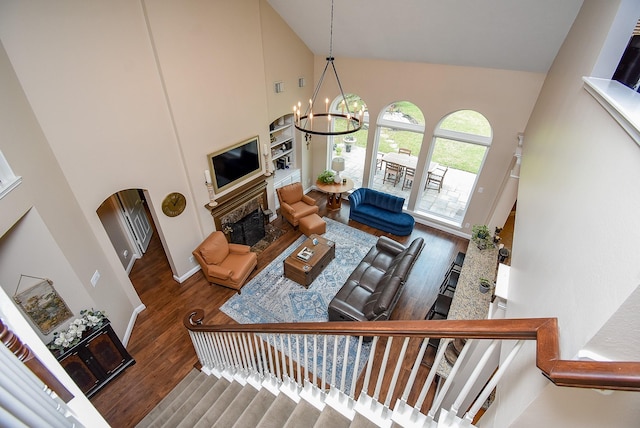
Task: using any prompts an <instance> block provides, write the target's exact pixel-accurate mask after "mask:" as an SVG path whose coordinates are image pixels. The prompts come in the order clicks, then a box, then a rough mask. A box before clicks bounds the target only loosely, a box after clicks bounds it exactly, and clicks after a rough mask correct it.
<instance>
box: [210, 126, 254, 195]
mask: <svg viewBox="0 0 640 428" xmlns="http://www.w3.org/2000/svg"><path fill="white" fill-rule="evenodd" d="M259 147H260V144H259V142H258V136H257V135H256V136H255V137H252V138H250V139H248V140H245V141H242V142H240V143H238V144H235V145H233V146H231V147H227V148H225V149H224V150H220V151H218V152H214V153H209V154H208V155H207V158H208V159H209V169H210V170H211V176H212V177H211V181H212V184H213V189H214V191H215V192H216V193H220V192H222V191H224V190H226V189H229V188H231V187H232V186H234V185H235V184H238V183H239V182H241V181H243V180H245V179H248V178H251V177H254V176H257V175H260V174H262V161H261V159H260V149H259Z"/></svg>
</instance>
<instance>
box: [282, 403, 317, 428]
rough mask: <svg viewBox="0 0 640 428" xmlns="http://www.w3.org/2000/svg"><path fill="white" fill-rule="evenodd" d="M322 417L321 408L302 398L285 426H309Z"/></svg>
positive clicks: (295, 427) (304, 427) (294, 427)
mask: <svg viewBox="0 0 640 428" xmlns="http://www.w3.org/2000/svg"><path fill="white" fill-rule="evenodd" d="M319 417H320V410H318V408H317V407H315V406H314V405H312V404H311V403H309V402H308V401H305V400H300V402H298V404H297V405H296V408H295V409H293V412H291V415H289V419H287V422H286V423H285V424H284V426H283V428H308V427H312V426H314V425H315V423H316V421H317V420H318V418H319Z"/></svg>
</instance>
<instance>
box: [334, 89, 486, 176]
mask: <svg viewBox="0 0 640 428" xmlns="http://www.w3.org/2000/svg"><path fill="white" fill-rule="evenodd" d="M350 103H351V101H350ZM389 111H396V112H401V113H403V114H404V115H405V117H408V118H410V119H412V120H413V121H415V123H420V124H424V123H425V121H424V116H423V115H422V112H421V111H420V109H418V108H417V107H416V106H415V105H414V104H412V103H409V102H399V103H395V104H393V105H392V106H390V107H389ZM335 127H336V129H345V128H344V127H345V121H341V120H336V124H335ZM440 127H441V128H443V129H448V130H453V131H459V132H465V133H469V134H476V135H483V136H490V135H491V128H490V126H489V123H488V122H487V120H486V119H485V118H484V116H482V115H480V114H479V113H477V112H474V111H471V110H462V111H459V112H457V113H456V114H453V115H450V116H449V117H447V118H446V119H445V120H444V121H443V122H442V124H441V125H440ZM367 133H368V129H365V127H363V129H361V130H359V131H358V132H356V133H354V134H351V135H352V136H354V137H355V138H356V143H355V145H357V146H359V147H365V146H366V144H367ZM380 137H381V138H380V142H379V146H378V150H379V151H380V152H382V153H389V152H393V151H397V150H398V147H403V148H408V149H410V150H411V153H412V154H414V155H418V153H419V152H420V149H421V146H422V138H423V136H422V134H418V133H415V132H409V131H403V130H397V129H392V128H382V129H381V134H380ZM427 138H428V137H427ZM336 142H340V143H342V138H341V137H336ZM392 144H395V147H394V146H392ZM485 151H486V147H484V146H479V145H476V144H467V143H461V142H458V141H452V140H447V139H444V138H437V140H436V145H435V148H434V152H433V156H432V161H434V162H437V163H439V164H441V165H446V166H449V167H451V168H454V169H459V170H462V171H468V172H472V173H477V172H478V170H479V169H480V163H481V162H482V159H483V157H484V153H485Z"/></svg>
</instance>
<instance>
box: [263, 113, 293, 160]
mask: <svg viewBox="0 0 640 428" xmlns="http://www.w3.org/2000/svg"><path fill="white" fill-rule="evenodd" d="M269 137H270V146H269V147H270V149H271V162H272V164H273V166H272V170H273V171H275V172H277V171H278V170H286V169H293V168H295V167H296V144H295V134H294V127H293V114H287V115H284V116H282V117H280V118H278V119H276V120H275V121H273V122H272V123H271V125H269Z"/></svg>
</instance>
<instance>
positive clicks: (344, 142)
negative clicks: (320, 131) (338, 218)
mask: <svg viewBox="0 0 640 428" xmlns="http://www.w3.org/2000/svg"><path fill="white" fill-rule="evenodd" d="M345 98H346V100H347V103H348V104H349V111H350V112H351V113H357V114H359V112H360V111H361V110H363V109H364V115H363V122H364V123H363V125H362V128H361V129H360V130H359V131H357V132H354V133H352V134H347V135H341V136H336V137H331V138H329V139H327V141H328V143H329V144H330V147H329V150H328V153H329V156H328V159H327V161H328V165H331V160H332V159H333V158H334V157H342V158H344V164H345V165H344V166H345V171H344V172H343V173H341V174H340V175H341V176H344V177H349V178H350V179H352V180H353V183H354V187H355V188H356V189H357V188H358V187H362V177H363V176H364V174H363V167H364V161H365V155H366V149H367V137H368V134H369V111H368V110H367V105H366V104H365V102H364V101H363V100H362V98H360V97H359V96H358V95H355V94H345ZM330 112H331V113H342V114H346V113H347V108H346V106H345V105H344V103H343V100H342V96H338V97H337V98H336V99H334V100H333V102H332V103H331V106H330ZM346 122H347V121H346V120H344V119H342V118H335V119H334V120H333V127H334V129H335V130H340V131H342V130H345V129H346Z"/></svg>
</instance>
